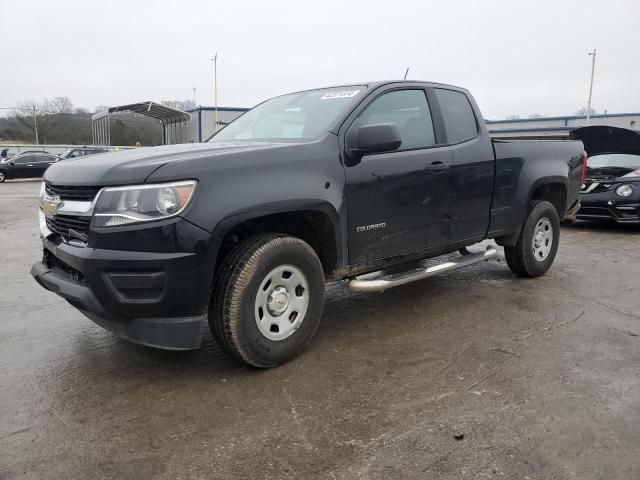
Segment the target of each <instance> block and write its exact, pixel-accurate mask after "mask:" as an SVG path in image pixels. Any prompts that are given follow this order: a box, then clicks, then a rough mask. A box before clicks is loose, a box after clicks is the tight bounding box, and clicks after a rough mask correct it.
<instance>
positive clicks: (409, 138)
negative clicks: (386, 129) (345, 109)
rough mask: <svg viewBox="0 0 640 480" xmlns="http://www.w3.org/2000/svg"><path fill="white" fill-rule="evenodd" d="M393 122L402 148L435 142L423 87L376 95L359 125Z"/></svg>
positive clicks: (420, 146) (424, 145)
mask: <svg viewBox="0 0 640 480" xmlns="http://www.w3.org/2000/svg"><path fill="white" fill-rule="evenodd" d="M376 123H393V124H395V125H396V126H397V127H398V129H399V130H400V136H401V138H402V144H401V145H400V149H401V150H407V149H413V148H424V147H428V146H430V145H434V144H435V143H436V142H435V135H434V133H433V122H432V121H431V111H430V110H429V104H428V103H427V98H426V96H425V94H424V91H422V90H397V91H394V92H389V93H385V94H384V95H382V96H380V97H378V98H376V99H375V100H374V101H373V102H371V105H369V106H368V107H367V108H366V109H365V110H364V111H363V112H362V113H361V114H360V125H361V126H363V125H372V124H376Z"/></svg>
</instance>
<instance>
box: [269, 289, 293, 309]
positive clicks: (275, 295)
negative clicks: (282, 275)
mask: <svg viewBox="0 0 640 480" xmlns="http://www.w3.org/2000/svg"><path fill="white" fill-rule="evenodd" d="M287 308H289V292H288V291H287V289H286V288H285V287H282V286H278V287H276V288H274V289H273V290H271V293H269V297H268V298H267V309H268V310H269V313H270V314H271V315H276V316H277V315H281V314H282V312H284V311H285V310H286V309H287Z"/></svg>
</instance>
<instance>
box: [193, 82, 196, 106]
mask: <svg viewBox="0 0 640 480" xmlns="http://www.w3.org/2000/svg"><path fill="white" fill-rule="evenodd" d="M196 105H197V104H196V87H193V106H194V107H195V106H196Z"/></svg>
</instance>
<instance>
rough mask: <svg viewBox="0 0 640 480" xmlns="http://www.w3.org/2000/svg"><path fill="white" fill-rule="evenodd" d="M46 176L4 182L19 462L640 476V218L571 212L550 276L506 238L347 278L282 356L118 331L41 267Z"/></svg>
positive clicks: (370, 473)
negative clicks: (518, 260) (145, 339)
mask: <svg viewBox="0 0 640 480" xmlns="http://www.w3.org/2000/svg"><path fill="white" fill-rule="evenodd" d="M38 189H39V183H37V182H6V183H4V184H0V249H1V253H0V286H1V287H0V292H1V293H0V478H2V479H39V478H47V479H50V478H54V479H58V478H59V479H89V478H91V479H93V478H98V479H101V478H105V479H129V478H131V479H142V478H154V479H218V478H220V479H227V478H229V479H239V478H243V479H249V478H251V479H253V478H257V479H288V478H291V479H294V478H295V479H385V480H389V479H430V478H436V479H440V478H442V479H454V478H455V479H457V478H470V479H476V478H496V479H573V478H580V479H607V480H611V479H637V478H640V308H639V307H640V228H638V227H629V226H626V227H617V226H611V225H597V224H589V223H582V222H581V223H578V224H576V225H573V226H569V227H563V230H562V234H561V246H560V250H559V254H558V257H557V259H556V262H555V264H554V266H553V267H552V268H551V270H550V271H549V272H548V274H547V275H546V276H544V277H541V278H537V279H521V278H517V277H515V276H513V275H512V274H511V272H510V271H509V269H508V268H507V266H506V264H505V262H504V258H503V256H502V250H501V249H500V256H499V259H498V260H497V261H491V262H487V263H483V264H480V265H477V266H473V267H469V268H467V269H463V270H460V271H457V272H453V273H449V274H445V275H442V276H440V277H434V278H431V279H427V280H424V281H421V282H416V283H413V284H410V285H407V286H404V287H399V288H396V289H392V290H389V291H387V292H384V293H378V294H353V293H350V292H349V291H348V289H347V288H346V286H345V285H343V284H334V285H331V286H329V287H328V292H327V297H326V304H325V313H324V316H323V319H322V323H321V326H320V328H319V330H318V332H317V334H316V337H315V340H314V342H313V343H312V345H311V347H310V348H309V349H308V350H307V351H306V352H305V353H304V354H303V355H302V356H301V357H299V358H298V359H296V360H294V361H292V362H290V363H288V364H285V365H283V366H280V367H278V368H275V369H271V370H266V371H263V370H256V369H253V368H249V367H246V366H243V365H239V364H237V363H235V362H233V361H231V360H229V359H228V358H227V357H225V355H224V354H223V353H222V352H221V351H220V350H219V348H218V347H217V345H216V344H215V342H214V341H213V340H212V338H211V336H210V335H207V337H206V339H205V343H204V345H203V347H202V348H201V349H200V350H197V351H193V352H166V351H160V350H154V349H151V348H146V347H142V346H137V345H134V344H131V343H129V342H127V341H124V340H120V339H117V338H115V337H114V336H113V335H112V334H111V333H109V332H107V331H105V330H103V329H101V328H100V327H98V326H96V325H94V324H93V323H92V322H90V321H89V320H88V319H87V318H85V317H84V316H83V315H82V314H80V313H79V312H77V311H76V310H75V309H74V308H73V307H71V306H70V305H69V304H67V303H66V302H65V301H63V300H62V299H61V298H59V297H57V296H56V295H54V294H52V293H49V292H47V291H45V290H44V289H42V288H41V287H40V286H39V285H37V284H36V283H35V282H34V281H33V280H32V278H31V276H30V275H29V269H30V267H31V264H32V263H33V262H35V261H37V260H39V259H40V257H41V253H42V252H41V246H40V240H39V234H38V226H37V216H36V212H37V196H38ZM456 437H457V438H456Z"/></svg>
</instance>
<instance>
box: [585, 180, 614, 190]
mask: <svg viewBox="0 0 640 480" xmlns="http://www.w3.org/2000/svg"><path fill="white" fill-rule="evenodd" d="M593 183H595V182H593V181H589V180H587V181H586V182H585V184H584V188H583V189H582V193H602V192H608V191H610V190H611V186H612V184H611V183H602V182H599V183H598V186H596V187H595V188H594V189H593V190H591V191H589V192H587V190H588V189H589V187H591V185H593Z"/></svg>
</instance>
